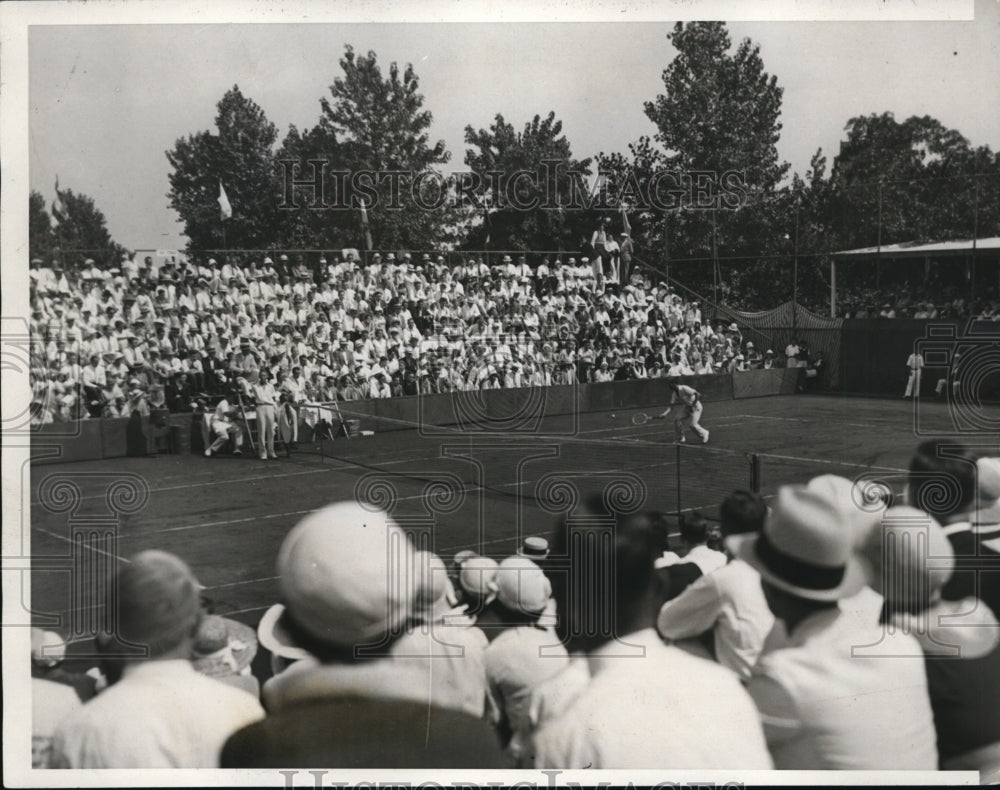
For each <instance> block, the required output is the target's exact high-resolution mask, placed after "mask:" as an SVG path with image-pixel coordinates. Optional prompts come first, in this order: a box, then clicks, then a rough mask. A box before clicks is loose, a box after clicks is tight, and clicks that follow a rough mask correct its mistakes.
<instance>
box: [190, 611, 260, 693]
mask: <svg viewBox="0 0 1000 790" xmlns="http://www.w3.org/2000/svg"><path fill="white" fill-rule="evenodd" d="M256 654H257V637H256V636H255V635H254V631H253V629H252V628H250V627H249V626H247V625H244V624H243V623H241V622H239V621H237V620H232V619H230V618H228V617H219V616H218V615H208V616H206V617H203V618H202V621H201V625H200V626H199V627H198V634H197V636H196V637H195V641H194V645H192V650H191V663H192V664H193V665H194V668H195V669H196V670H198V671H199V672H200V673H201V674H203V675H205V676H206V677H210V678H215V679H216V680H218V681H220V682H222V683H225V684H227V685H229V686H232V687H233V688H238V689H242V690H243V691H246V692H247V693H248V694H251V695H252V696H253V698H254V699H257V698H258V697H260V682H259V681H258V680H257V678H255V677H254V676H253V675H252V674H251V673H250V662H251V661H253V658H254V656H255V655H256Z"/></svg>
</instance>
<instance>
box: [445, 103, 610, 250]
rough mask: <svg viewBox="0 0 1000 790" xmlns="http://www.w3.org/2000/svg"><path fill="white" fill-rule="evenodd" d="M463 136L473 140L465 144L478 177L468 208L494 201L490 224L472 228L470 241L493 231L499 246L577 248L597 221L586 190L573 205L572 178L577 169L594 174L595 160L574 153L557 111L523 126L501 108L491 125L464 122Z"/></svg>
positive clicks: (471, 244)
mask: <svg viewBox="0 0 1000 790" xmlns="http://www.w3.org/2000/svg"><path fill="white" fill-rule="evenodd" d="M465 142H466V144H468V145H469V146H472V148H468V149H466V152H465V164H466V165H467V166H468V167H469V169H470V170H471V172H472V173H474V174H475V176H476V177H477V178H478V180H479V182H480V183H479V186H478V188H476V189H475V190H474V191H473V194H474V195H475V197H476V201H475V205H474V206H470V208H471V210H473V211H476V210H477V208H476V206H480V207H482V208H480V209H478V211H480V212H481V211H482V210H483V209H485V208H486V207H487V206H490V207H492V206H493V205H495V206H496V208H495V210H491V212H490V220H489V227H487V226H486V224H485V223H482V224H480V225H479V226H478V227H475V228H473V229H472V230H471V232H470V233H469V236H468V237H467V239H466V242H465V245H466V247H468V248H471V249H482V248H483V247H484V246H485V242H486V235H487V233H489V235H490V246H491V247H494V248H496V249H510V250H515V249H517V250H539V249H551V248H552V247H553V245H557V246H558V247H559V248H560V249H564V248H565V249H574V248H575V245H576V243H577V241H578V238H579V236H581V235H583V234H584V233H585V232H586V229H587V227H589V225H590V224H591V223H592V222H593V218H592V217H591V216H590V214H592V213H593V212H588V211H586V210H585V209H584V206H585V204H586V201H585V200H583V199H582V195H580V198H581V199H580V200H578V201H577V202H578V203H579V205H573V193H572V189H573V188H574V184H573V181H574V177H575V176H576V175H577V174H578V175H579V176H580V177H581V179H582V177H585V176H589V175H590V164H591V160H590V159H582V160H578V159H575V158H574V157H573V152H572V148H571V146H570V143H569V140H567V139H566V136H565V135H564V134H563V133H562V121H559V120H557V119H556V117H555V113H553V112H550V113H549V114H548V115H547V116H546V117H545V118H544V119H543V118H542V117H541V116H539V115H536V116H535V117H534V118H533V119H532V120H531V121H529V122H528V123H526V124H525V125H524V128H523V130H522V131H520V132H518V131H516V130H515V129H514V125H513V124H511V123H508V122H507V121H506V120H505V119H504V117H503V115H500V114H497V116H496V117H495V118H494V120H493V124H492V125H491V126H490V128H489V129H488V130H487V129H480V130H479V131H476V130H475V129H474V128H473V127H472V126H466V127H465ZM518 173H524V174H525V175H524V176H521V177H518V176H517V174H518ZM490 174H493V175H492V176H491V175H490ZM579 183H580V182H578V184H577V186H578V188H579ZM470 202H471V201H470Z"/></svg>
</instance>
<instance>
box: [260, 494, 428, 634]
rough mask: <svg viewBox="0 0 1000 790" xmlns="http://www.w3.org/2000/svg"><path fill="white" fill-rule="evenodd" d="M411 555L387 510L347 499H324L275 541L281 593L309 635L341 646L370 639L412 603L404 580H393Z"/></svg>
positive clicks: (406, 614) (394, 625)
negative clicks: (326, 501) (329, 501)
mask: <svg viewBox="0 0 1000 790" xmlns="http://www.w3.org/2000/svg"><path fill="white" fill-rule="evenodd" d="M413 555H414V549H413V545H412V544H411V542H410V539H409V538H408V537H407V536H406V533H404V532H403V531H402V530H401V529H400V528H399V526H398V525H397V524H396V523H395V522H394V521H393V520H392V518H391V517H390V516H389V515H388V514H387V513H384V512H382V511H379V510H371V509H366V508H364V507H362V506H361V505H359V504H358V503H356V502H353V501H347V502H339V503H336V504H333V505H328V506H327V507H324V508H322V509H320V510H317V511H315V512H313V513H311V514H309V515H308V516H306V517H305V518H303V519H302V520H301V521H300V522H299V523H298V524H297V525H296V526H295V527H294V528H293V529H292V531H291V532H289V533H288V535H287V537H286V538H285V541H284V543H282V545H281V550H280V551H279V552H278V562H277V568H278V575H279V577H280V580H279V583H278V584H279V588H280V590H281V594H282V599H283V600H284V602H285V604H286V606H287V607H288V610H289V613H290V615H291V616H292V617H293V618H294V620H295V622H296V623H297V624H298V625H299V626H300V627H301V628H302V629H303V630H304V631H305V632H307V633H308V634H310V635H311V636H313V637H315V638H317V639H320V640H322V641H324V642H329V643H331V644H335V645H340V646H343V647H352V646H354V645H357V644H361V643H367V642H371V641H373V640H377V639H379V638H381V637H383V636H385V635H386V634H387V633H389V632H390V631H392V630H394V629H396V628H398V627H399V626H401V625H402V624H403V623H404V622H405V621H406V619H407V618H408V617H409V616H410V613H411V611H412V609H413V600H414V590H413V589H412V586H411V585H407V584H400V583H398V582H399V581H400V580H401V579H403V578H405V574H406V573H408V572H409V569H410V568H412V567H413ZM390 557H391V558H393V560H394V562H390ZM395 561H398V566H397V565H396V564H395Z"/></svg>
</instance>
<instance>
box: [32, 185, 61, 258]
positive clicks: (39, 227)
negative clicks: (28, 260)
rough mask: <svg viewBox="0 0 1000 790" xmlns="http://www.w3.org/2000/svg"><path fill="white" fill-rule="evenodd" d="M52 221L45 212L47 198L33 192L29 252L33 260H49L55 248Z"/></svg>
mask: <svg viewBox="0 0 1000 790" xmlns="http://www.w3.org/2000/svg"><path fill="white" fill-rule="evenodd" d="M51 222H52V220H51V218H50V216H49V212H48V211H46V210H45V198H44V197H42V195H41V193H39V192H36V191H35V190H31V195H30V197H29V198H28V252H29V254H30V256H31V257H32V258H42V259H43V260H46V261H47V260H48V259H49V256H50V255H51V253H52V248H53V247H54V246H55V240H54V236H53V234H52V224H51Z"/></svg>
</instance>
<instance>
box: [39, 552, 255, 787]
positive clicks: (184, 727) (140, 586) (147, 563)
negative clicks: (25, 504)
mask: <svg viewBox="0 0 1000 790" xmlns="http://www.w3.org/2000/svg"><path fill="white" fill-rule="evenodd" d="M111 590H112V592H111V593H110V594H109V599H108V601H107V604H106V605H107V606H109V607H110V606H114V607H115V610H114V613H116V614H117V618H118V631H117V637H118V639H119V640H120V642H121V643H122V644H129V645H139V646H142V647H144V648H145V649H146V651H147V654H146V656H145V657H144V658H141V659H130V660H128V661H126V662H125V664H124V669H123V672H122V677H121V679H120V680H118V681H117V682H115V683H114V684H113V685H111V686H109V687H108V688H107V689H106V690H105V691H103V692H101V693H100V694H98V695H97V696H96V697H94V698H93V699H92V700H90V702H88V703H86V704H85V705H84V706H83V707H82V708H80V709H79V710H78V711H77V712H75V713H73V714H71V715H70V716H68V717H67V718H66V719H65V720H64V721H63V723H62V725H61V726H60V727H59V729H58V730H57V731H56V733H55V737H54V740H53V748H52V767H54V768H217V767H218V765H219V751H220V749H221V748H222V744H223V743H224V742H225V740H226V738H228V737H229V736H230V735H231V734H232V733H233V732H235V731H236V730H238V729H240V728H241V727H243V726H245V725H247V724H250V723H252V722H254V721H257V720H258V719H260V718H262V717H263V715H264V711H263V709H262V708H261V706H260V703H259V702H257V700H256V699H254V698H253V697H251V696H250V695H249V694H246V693H245V692H243V691H238V690H237V689H234V688H231V687H229V686H226V685H225V684H223V683H220V682H218V681H217V680H213V679H211V678H208V677H205V676H204V675H201V674H199V673H198V672H197V671H195V669H194V667H193V666H192V665H191V662H190V660H189V658H190V656H191V651H192V647H193V645H194V641H195V637H196V635H197V633H198V627H199V624H200V622H201V617H202V609H201V587H200V585H199V584H198V581H197V580H196V579H195V577H194V575H193V574H192V573H191V570H190V569H189V568H188V567H187V565H185V564H184V563H183V562H182V561H181V560H180V559H178V558H177V557H175V556H174V555H172V554H167V553H166V552H162V551H144V552H140V553H139V554H136V555H134V556H133V557H131V558H130V559H129V562H128V564H125V565H122V566H121V567H120V568H119V570H118V573H117V574H116V577H115V580H114V582H113V584H112V587H111ZM107 616H108V617H109V618H111V617H113V613H112V612H108V613H107Z"/></svg>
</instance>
